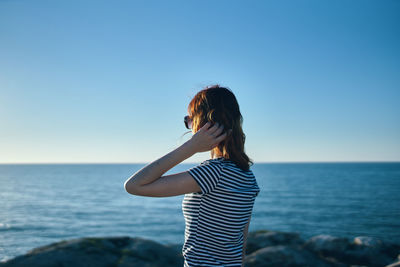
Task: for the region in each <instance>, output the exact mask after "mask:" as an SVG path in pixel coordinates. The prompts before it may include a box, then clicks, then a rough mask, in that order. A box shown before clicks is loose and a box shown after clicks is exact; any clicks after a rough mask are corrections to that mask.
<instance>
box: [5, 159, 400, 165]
mask: <svg viewBox="0 0 400 267" xmlns="http://www.w3.org/2000/svg"><path fill="white" fill-rule="evenodd" d="M201 162H202V161H196V162H185V163H178V164H177V165H179V164H199V163H201ZM150 163H151V162H9V163H3V162H0V165H24V164H29V165H44V164H49V165H50V164H71V165H72V164H150ZM253 163H254V164H275V163H400V161H396V160H395V161H390V160H389V161H387V160H364V161H254V162H253ZM177 165H175V166H177Z"/></svg>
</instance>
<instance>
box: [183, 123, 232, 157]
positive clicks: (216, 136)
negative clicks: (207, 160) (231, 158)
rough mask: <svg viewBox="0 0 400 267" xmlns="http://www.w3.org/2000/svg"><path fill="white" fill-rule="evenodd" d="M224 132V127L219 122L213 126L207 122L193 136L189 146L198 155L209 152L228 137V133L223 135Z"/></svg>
mask: <svg viewBox="0 0 400 267" xmlns="http://www.w3.org/2000/svg"><path fill="white" fill-rule="evenodd" d="M223 130H224V126H223V125H219V123H218V122H217V123H215V124H214V125H213V126H211V123H210V122H207V123H206V124H204V125H203V127H201V128H200V129H199V130H198V131H197V132H196V133H195V134H194V135H193V136H192V138H191V139H190V140H189V141H188V144H189V145H190V146H191V148H192V149H193V150H194V151H195V152H196V153H197V152H206V151H209V150H211V149H213V148H214V147H216V146H217V145H218V144H219V143H220V142H221V141H223V140H224V139H225V138H226V137H227V133H226V132H224V133H222V132H223Z"/></svg>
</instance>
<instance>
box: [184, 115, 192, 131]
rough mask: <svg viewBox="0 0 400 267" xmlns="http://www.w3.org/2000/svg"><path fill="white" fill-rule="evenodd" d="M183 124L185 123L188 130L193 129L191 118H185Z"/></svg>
mask: <svg viewBox="0 0 400 267" xmlns="http://www.w3.org/2000/svg"><path fill="white" fill-rule="evenodd" d="M183 122H184V123H185V126H186V128H188V129H192V119H191V118H190V117H189V116H185V118H184V119H183Z"/></svg>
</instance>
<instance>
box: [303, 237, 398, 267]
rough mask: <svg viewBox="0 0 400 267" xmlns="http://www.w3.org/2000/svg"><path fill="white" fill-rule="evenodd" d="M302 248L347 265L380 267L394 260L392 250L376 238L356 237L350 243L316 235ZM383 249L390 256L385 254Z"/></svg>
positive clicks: (340, 239)
mask: <svg viewBox="0 0 400 267" xmlns="http://www.w3.org/2000/svg"><path fill="white" fill-rule="evenodd" d="M304 248H305V249H308V250H310V251H313V252H315V253H316V254H317V255H319V256H320V257H323V258H328V257H329V258H334V259H336V260H337V261H339V262H342V263H345V264H349V265H363V266H370V267H374V266H377V267H382V266H385V265H388V264H390V263H392V262H393V260H394V257H393V254H394V253H393V250H394V248H393V247H391V246H388V245H385V244H384V243H383V242H382V241H381V240H379V239H376V238H367V237H356V238H355V239H354V241H353V242H350V240H349V239H347V238H342V237H335V236H330V235H318V236H314V237H312V238H310V239H309V240H307V241H306V243H305V245H304ZM385 249H386V250H388V251H390V253H391V254H389V253H386V252H385ZM397 254H398V252H397Z"/></svg>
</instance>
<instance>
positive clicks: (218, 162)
mask: <svg viewBox="0 0 400 267" xmlns="http://www.w3.org/2000/svg"><path fill="white" fill-rule="evenodd" d="M188 172H189V174H191V175H192V176H193V178H194V179H195V180H196V181H197V183H198V184H199V186H200V188H201V192H196V193H191V194H185V197H184V199H183V201H182V211H183V215H184V218H185V223H186V227H185V243H184V245H183V248H182V254H183V256H184V259H185V261H184V266H190V267H193V266H241V265H242V250H243V241H244V240H243V238H244V237H243V230H244V227H245V226H246V223H247V221H248V219H249V217H250V216H251V213H252V210H253V205H254V201H255V198H256V197H257V195H258V193H259V191H260V188H259V187H258V184H257V181H256V178H255V177H254V174H253V172H252V171H251V170H249V171H243V170H241V169H240V168H239V167H237V165H236V164H235V163H234V162H232V161H230V160H226V159H224V158H223V157H220V158H217V159H209V160H206V161H203V162H202V163H201V164H200V165H198V166H196V167H193V168H191V169H189V170H188Z"/></svg>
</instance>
